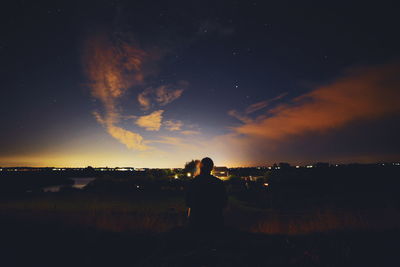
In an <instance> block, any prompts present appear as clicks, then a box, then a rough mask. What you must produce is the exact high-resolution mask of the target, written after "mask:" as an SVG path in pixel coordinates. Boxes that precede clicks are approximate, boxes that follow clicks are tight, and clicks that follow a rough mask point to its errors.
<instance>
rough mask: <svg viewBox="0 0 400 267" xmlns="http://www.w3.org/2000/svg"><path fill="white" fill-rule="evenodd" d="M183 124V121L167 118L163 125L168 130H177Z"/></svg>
mask: <svg viewBox="0 0 400 267" xmlns="http://www.w3.org/2000/svg"><path fill="white" fill-rule="evenodd" d="M182 126H183V123H182V122H181V121H173V120H168V121H165V122H164V127H165V129H167V130H168V131H171V132H172V131H179V130H181V128H182Z"/></svg>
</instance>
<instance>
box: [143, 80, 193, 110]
mask: <svg viewBox="0 0 400 267" xmlns="http://www.w3.org/2000/svg"><path fill="white" fill-rule="evenodd" d="M178 86H179V87H180V88H177V89H176V88H174V87H175V86H173V85H161V86H159V87H157V88H152V87H149V88H147V89H145V90H144V91H143V92H141V93H140V94H138V96H137V100H138V102H139V105H140V106H141V108H142V109H143V110H149V109H150V108H151V107H152V105H153V102H155V103H157V104H158V105H159V106H165V105H168V104H169V103H171V102H173V101H175V100H176V99H178V98H179V97H181V95H182V93H183V91H184V88H185V87H186V86H187V82H183V81H181V82H180V83H179V84H178Z"/></svg>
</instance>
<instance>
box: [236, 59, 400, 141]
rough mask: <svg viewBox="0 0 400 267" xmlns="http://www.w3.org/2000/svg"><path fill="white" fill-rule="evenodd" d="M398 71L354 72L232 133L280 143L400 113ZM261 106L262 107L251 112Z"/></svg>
mask: <svg viewBox="0 0 400 267" xmlns="http://www.w3.org/2000/svg"><path fill="white" fill-rule="evenodd" d="M399 70H400V68H399V65H398V64H390V65H381V66H374V67H364V68H358V69H352V70H350V71H348V72H347V73H346V75H345V76H344V77H342V78H339V79H337V80H335V81H333V82H331V83H330V84H327V85H324V86H320V87H318V88H316V89H314V90H312V91H310V92H309V93H306V94H303V95H301V96H299V97H296V98H294V99H292V100H291V101H290V102H289V103H287V104H280V105H278V106H276V107H275V108H273V109H270V110H268V111H267V112H266V113H265V114H264V115H262V116H259V117H257V118H255V119H254V120H251V121H246V120H241V121H242V122H243V124H242V125H240V126H237V127H234V128H233V130H234V132H236V133H237V134H241V135H245V136H252V137H258V138H263V139H270V140H271V139H272V140H280V139H285V138H288V137H290V136H294V135H303V134H306V133H310V132H324V131H328V130H331V129H336V128H340V127H343V126H345V125H347V124H349V123H351V122H353V121H360V120H364V121H365V120H372V119H377V118H380V117H383V116H387V115H391V114H398V113H399V112H400V105H399V104H398V100H399V99H400V90H399V88H400V78H399V77H400V75H399V74H400V72H399ZM258 106H262V105H261V104H260V105H255V106H253V107H252V108H250V107H249V108H248V110H254V107H258Z"/></svg>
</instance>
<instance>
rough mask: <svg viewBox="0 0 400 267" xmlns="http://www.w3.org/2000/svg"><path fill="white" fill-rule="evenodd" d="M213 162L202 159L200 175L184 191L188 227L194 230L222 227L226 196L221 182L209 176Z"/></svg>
mask: <svg viewBox="0 0 400 267" xmlns="http://www.w3.org/2000/svg"><path fill="white" fill-rule="evenodd" d="M213 168H214V162H213V161H212V159H210V158H203V159H202V160H201V162H200V174H199V175H198V176H196V177H195V178H194V179H193V180H191V181H190V182H189V184H188V186H187V189H186V205H187V206H188V208H189V210H190V212H189V226H190V227H191V228H192V229H195V230H206V231H213V230H219V229H221V228H222V227H223V225H224V218H223V210H224V208H225V206H226V204H227V194H226V189H225V186H224V184H223V182H222V181H221V180H220V179H218V178H217V177H215V176H213V175H211V171H212V169H213Z"/></svg>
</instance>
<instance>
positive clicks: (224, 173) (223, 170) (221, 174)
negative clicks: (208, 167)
mask: <svg viewBox="0 0 400 267" xmlns="http://www.w3.org/2000/svg"><path fill="white" fill-rule="evenodd" d="M212 175H214V176H216V177H218V178H219V179H221V180H227V179H228V177H229V169H228V168H227V167H214V169H213V171H212Z"/></svg>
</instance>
